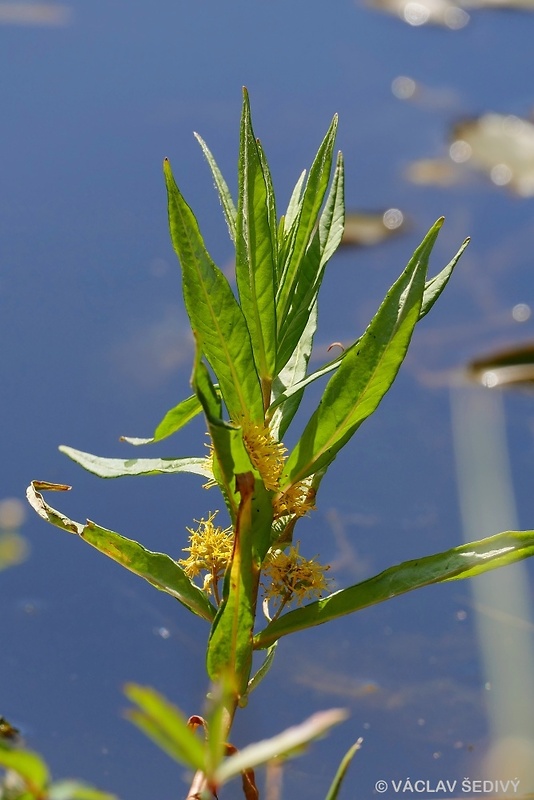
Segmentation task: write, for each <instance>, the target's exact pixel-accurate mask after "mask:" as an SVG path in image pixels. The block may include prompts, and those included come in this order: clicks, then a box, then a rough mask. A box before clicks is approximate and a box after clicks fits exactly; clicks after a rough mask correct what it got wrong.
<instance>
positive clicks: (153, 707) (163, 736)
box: [124, 683, 205, 771]
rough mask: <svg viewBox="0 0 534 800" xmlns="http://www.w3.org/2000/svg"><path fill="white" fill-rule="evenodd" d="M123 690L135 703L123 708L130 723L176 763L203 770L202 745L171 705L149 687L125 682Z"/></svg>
mask: <svg viewBox="0 0 534 800" xmlns="http://www.w3.org/2000/svg"><path fill="white" fill-rule="evenodd" d="M124 693H125V695H126V697H127V698H128V699H129V700H130V701H131V702H132V703H134V704H135V705H136V706H137V708H133V709H128V711H126V717H127V718H128V719H129V720H130V721H131V722H133V723H134V725H137V727H138V728H140V729H141V730H142V731H143V733H145V734H146V735H147V736H148V737H149V738H150V739H152V741H154V742H155V743H156V744H157V745H158V747H161V749H162V750H164V751H165V752H166V753H167V754H168V755H170V756H171V758H174V759H175V761H178V763H180V764H183V765H184V766H186V767H188V768H189V769H191V770H194V771H196V770H203V769H204V762H205V757H204V744H203V742H201V741H200V739H198V738H197V737H196V736H195V734H194V733H193V731H192V729H191V727H189V725H188V724H187V719H186V718H185V717H184V715H183V714H182V712H181V711H180V710H179V709H178V708H177V707H176V706H175V705H173V704H172V703H170V702H169V701H168V700H167V699H166V698H165V697H163V695H161V694H159V692H156V690H155V689H152V688H151V687H149V686H139V685H137V684H135V683H129V684H127V685H126V686H125V687H124Z"/></svg>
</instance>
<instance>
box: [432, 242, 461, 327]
mask: <svg viewBox="0 0 534 800" xmlns="http://www.w3.org/2000/svg"><path fill="white" fill-rule="evenodd" d="M469 242H470V239H466V240H465V241H464V242H463V244H462V246H461V247H460V249H459V250H458V252H457V253H456V255H455V256H454V258H452V259H451V260H450V261H449V263H448V264H447V266H445V267H443V269H442V270H441V272H439V273H438V274H437V275H434V277H433V278H430V280H429V281H427V282H426V284H425V291H424V294H423V302H422V303H421V312H420V314H419V319H422V318H423V317H424V316H426V315H427V314H428V312H429V311H430V309H431V308H432V306H433V305H434V303H435V302H436V300H437V299H438V297H439V296H440V295H441V293H442V291H443V290H444V288H445V287H446V285H447V284H448V282H449V279H450V277H451V275H452V273H453V270H454V268H455V266H456V264H457V263H458V261H459V259H460V256H461V255H462V253H463V252H464V250H465V248H466V247H467V245H468V244H469Z"/></svg>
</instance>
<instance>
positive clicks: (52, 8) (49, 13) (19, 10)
mask: <svg viewBox="0 0 534 800" xmlns="http://www.w3.org/2000/svg"><path fill="white" fill-rule="evenodd" d="M71 21H72V11H71V9H70V8H69V7H68V6H66V5H61V4H59V3H24V2H12V3H0V25H37V26H44V27H57V26H59V27H63V26H65V25H69V24H70V23H71Z"/></svg>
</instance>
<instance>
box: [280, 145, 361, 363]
mask: <svg viewBox="0 0 534 800" xmlns="http://www.w3.org/2000/svg"><path fill="white" fill-rule="evenodd" d="M344 224H345V199H344V171H343V157H342V155H341V153H339V154H338V158H337V164H336V169H335V171H334V177H333V180H332V186H331V187H330V192H329V194H328V198H327V201H326V204H325V208H324V211H323V213H322V214H321V217H320V219H319V224H318V226H317V227H316V229H315V231H314V232H313V236H312V239H311V241H310V244H309V246H308V247H307V249H306V251H305V252H304V254H303V256H302V258H301V261H300V264H299V268H298V272H297V273H296V275H295V278H294V280H293V291H292V294H291V305H290V307H288V308H287V311H286V313H285V316H284V317H283V318H282V319H281V321H280V324H279V335H278V355H277V372H280V370H281V369H282V367H283V366H284V365H285V364H286V363H287V361H288V359H289V358H291V354H292V353H293V350H294V349H295V347H296V346H297V343H298V342H299V340H300V338H301V336H302V333H303V331H304V330H305V328H306V326H307V324H308V319H309V316H310V314H311V311H312V309H313V308H314V307H315V305H316V303H317V296H318V294H319V289H320V288H321V283H322V280H323V275H324V269H325V266H326V264H327V262H328V261H329V259H330V258H331V257H332V255H333V254H334V253H335V251H336V250H337V248H338V246H339V243H340V242H341V237H342V236H343V227H344Z"/></svg>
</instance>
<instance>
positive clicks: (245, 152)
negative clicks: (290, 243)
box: [235, 90, 277, 405]
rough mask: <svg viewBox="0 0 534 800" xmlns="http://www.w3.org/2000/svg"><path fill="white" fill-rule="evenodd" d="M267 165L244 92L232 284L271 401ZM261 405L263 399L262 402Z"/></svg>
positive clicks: (272, 244) (271, 229) (271, 214)
mask: <svg viewBox="0 0 534 800" xmlns="http://www.w3.org/2000/svg"><path fill="white" fill-rule="evenodd" d="M268 169H269V168H268V166H267V161H266V159H265V157H264V155H263V151H262V150H261V146H260V144H259V142H257V141H256V138H255V136H254V131H253V129H252V121H251V117H250V104H249V100H248V95H247V92H246V90H244V93H243V114H242V117H241V143H240V149H239V201H238V206H237V227H236V267H235V269H236V279H237V288H238V290H239V298H240V300H241V308H242V309H243V313H244V315H245V318H246V320H247V325H248V329H249V331H250V338H251V340H252V348H253V351H254V357H255V360H256V368H257V371H258V374H259V376H260V380H261V381H262V386H264V387H265V388H264V391H265V392H266V393H267V399H266V405H268V404H269V400H270V384H271V380H272V377H273V374H274V367H275V361H276V313H275V270H276V267H275V263H276V233H277V231H276V228H277V222H276V211H275V206H274V193H273V189H272V183H271V178H270V174H269V171H268ZM264 400H265V398H264Z"/></svg>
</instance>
